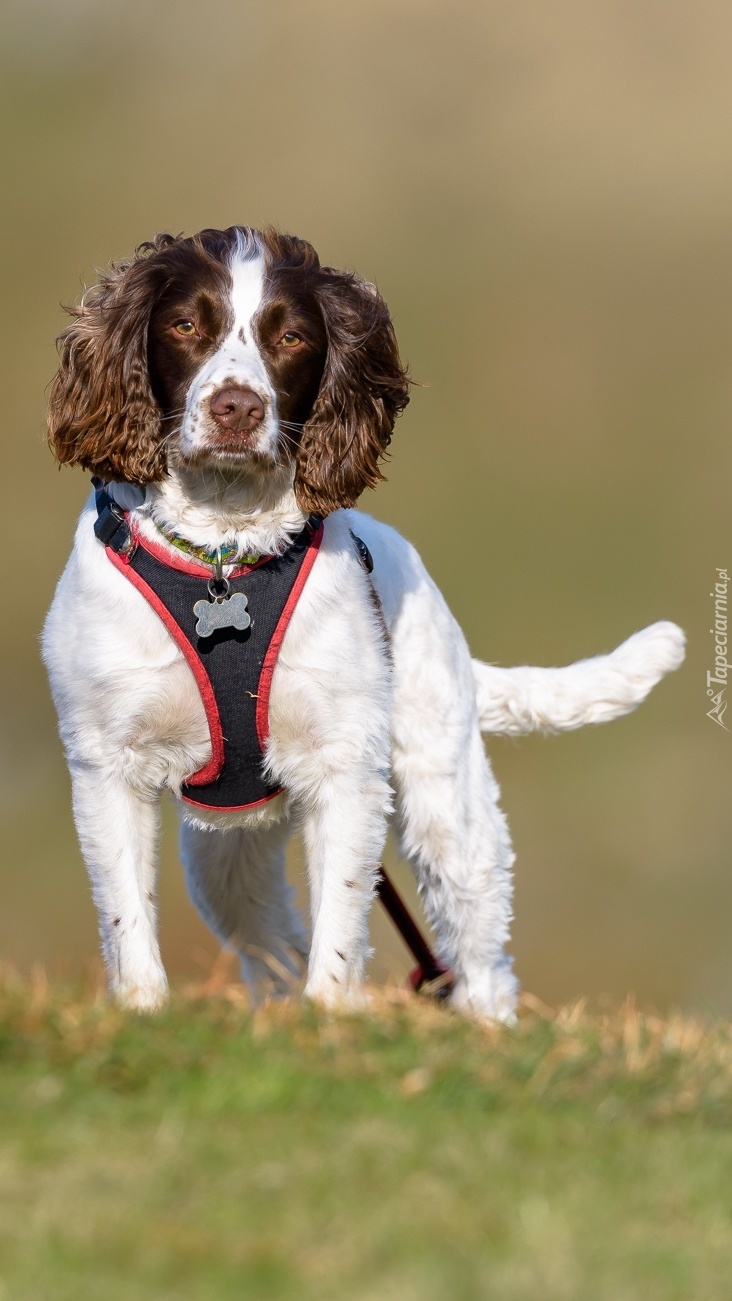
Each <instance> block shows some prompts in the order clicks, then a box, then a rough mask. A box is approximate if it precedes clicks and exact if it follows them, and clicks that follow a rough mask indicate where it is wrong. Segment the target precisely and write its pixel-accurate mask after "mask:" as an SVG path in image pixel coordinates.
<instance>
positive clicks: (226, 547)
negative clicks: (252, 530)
mask: <svg viewBox="0 0 732 1301" xmlns="http://www.w3.org/2000/svg"><path fill="white" fill-rule="evenodd" d="M153 522H154V524H155V527H156V529H157V530H158V533H161V534H162V536H163V537H164V538H165V540H166V542H169V543H170V544H171V546H174V547H177V548H178V550H179V551H183V552H185V554H186V555H187V556H192V557H193V559H194V560H200V561H201V562H202V563H203V564H204V565H211V566H212V568H214V569H215V568H217V567H218V566H219V565H256V564H257V563H258V561H260V560H261V559H262V554H261V553H260V552H258V551H245V552H242V551H240V549H239V546H238V544H237V543H236V542H224V543H222V545H221V547H199V546H196V543H195V542H189V541H188V539H187V538H183V537H181V535H180V533H176V531H175V529H171V528H168V527H166V526H165V525H164V524H160V523H159V522H158V520H154V521H153Z"/></svg>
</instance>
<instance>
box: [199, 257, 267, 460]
mask: <svg viewBox="0 0 732 1301" xmlns="http://www.w3.org/2000/svg"><path fill="white" fill-rule="evenodd" d="M229 271H230V274H231V290H230V307H231V314H232V325H231V329H230V330H229V333H228V334H227V335H226V336H225V337H224V338H223V340H222V341H221V343H220V345H219V347H218V348H217V349H216V351H215V352H214V353H213V354H212V356H211V357H209V359H208V361H207V362H206V363H205V364H204V365H203V366H202V367H201V369H200V370H199V372H198V374H197V375H196V377H195V379H194V381H193V383H192V384H191V386H190V388H189V390H188V397H187V401H186V409H185V414H184V417H183V421H182V425H181V430H180V437H179V447H180V451H181V454H182V456H183V457H184V458H185V457H188V458H191V457H196V456H197V455H198V454H200V453H201V451H202V450H204V449H205V448H206V446H207V442H208V438H209V435H210V434H211V433H212V432H215V428H216V426H215V421H214V420H213V417H212V416H211V413H210V410H209V403H210V401H211V398H212V397H213V395H214V393H216V392H217V391H218V390H219V389H222V388H225V387H226V385H227V384H234V385H237V384H238V385H241V386H242V387H245V388H250V389H251V390H252V392H254V393H256V394H257V396H258V397H260V398H261V399H262V401H263V403H264V419H263V420H262V421H261V423H260V424H259V425H258V426H257V429H256V432H255V434H254V436H253V438H252V444H251V446H252V450H253V451H255V452H257V453H258V454H259V456H261V457H265V458H266V459H269V460H270V461H272V462H274V461H275V460H276V458H277V443H278V433H279V425H278V421H277V394H276V392H275V390H274V388H273V386H272V384H271V382H270V378H269V372H268V370H267V366H266V364H265V361H264V358H263V356H262V354H261V352H260V350H259V348H258V347H257V343H256V339H255V337H254V330H253V328H252V319H253V317H254V316H255V315H256V313H257V311H258V310H259V308H260V307H261V305H262V298H263V294H264V278H265V265H264V258H263V256H262V253H261V252H260V250H259V249H258V248H257V247H256V245H245V244H244V243H243V241H241V240H239V242H238V243H237V245H236V248H235V251H234V254H233V257H232V258H231V262H230V266H229Z"/></svg>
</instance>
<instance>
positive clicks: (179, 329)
mask: <svg viewBox="0 0 732 1301" xmlns="http://www.w3.org/2000/svg"><path fill="white" fill-rule="evenodd" d="M173 329H174V330H175V332H176V334H180V335H181V337H182V338H184V339H192V338H193V336H194V334H198V330H197V329H196V326H195V325H194V323H193V321H176V323H175V325H174V326H173Z"/></svg>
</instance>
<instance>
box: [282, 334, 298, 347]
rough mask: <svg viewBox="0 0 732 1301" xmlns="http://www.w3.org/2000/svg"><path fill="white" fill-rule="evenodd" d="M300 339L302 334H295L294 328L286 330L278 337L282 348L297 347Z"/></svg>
mask: <svg viewBox="0 0 732 1301" xmlns="http://www.w3.org/2000/svg"><path fill="white" fill-rule="evenodd" d="M302 341H303V340H302V335H301V334H295V332H294V330H288V331H287V333H286V334H283V336H282V338H281V339H280V343H281V344H282V346H283V347H284V348H297V347H299V345H300V344H301V343H302Z"/></svg>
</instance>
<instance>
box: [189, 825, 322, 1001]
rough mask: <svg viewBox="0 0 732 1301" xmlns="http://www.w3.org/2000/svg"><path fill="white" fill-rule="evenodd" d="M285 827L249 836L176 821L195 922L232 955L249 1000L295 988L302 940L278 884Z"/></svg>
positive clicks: (287, 891) (283, 884) (288, 898)
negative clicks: (196, 915) (198, 916)
mask: <svg viewBox="0 0 732 1301" xmlns="http://www.w3.org/2000/svg"><path fill="white" fill-rule="evenodd" d="M288 835H289V828H288V826H287V823H283V822H278V823H275V824H274V825H271V826H269V827H265V828H259V829H254V830H251V831H250V830H246V829H238V828H237V829H234V830H230V831H216V830H204V829H202V828H201V827H199V826H194V825H191V824H190V823H188V822H185V821H184V822H183V823H182V825H181V857H182V859H183V864H184V867H185V873H186V883H187V886H188V892H189V894H190V896H191V899H192V901H193V903H194V904H195V906H196V908H197V909H198V911H199V913H200V914H201V917H202V918H203V920H204V921H205V922H206V924H207V926H210V928H211V930H212V931H214V932H215V934H216V935H218V936H219V938H220V939H221V940H222V941H223V943H225V944H228V945H230V946H231V947H232V948H234V949H236V950H237V952H238V953H239V955H240V958H241V966H242V975H243V977H244V980H245V981H246V983H247V985H248V986H249V988H250V990H251V992H252V994H253V995H254V997H255V998H262V997H266V996H267V995H269V994H271V995H275V996H283V995H285V994H288V993H292V992H293V991H294V990H295V989H296V988H297V985H298V979H299V977H300V975H301V973H302V965H303V964H304V963H305V962H307V955H308V948H309V944H308V938H307V935H306V933H305V930H304V927H303V924H302V921H301V919H300V917H299V915H298V912H297V909H296V908H295V906H294V903H293V898H292V895H293V891H292V888H291V886H289V885H288V883H287V880H286V877H285V844H286V842H287V838H288Z"/></svg>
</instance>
